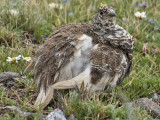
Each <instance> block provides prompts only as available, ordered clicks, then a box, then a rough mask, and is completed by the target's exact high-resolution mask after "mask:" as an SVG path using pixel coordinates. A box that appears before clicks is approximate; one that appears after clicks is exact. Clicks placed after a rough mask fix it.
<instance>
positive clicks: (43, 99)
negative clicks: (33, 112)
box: [34, 87, 54, 109]
mask: <svg viewBox="0 0 160 120" xmlns="http://www.w3.org/2000/svg"><path fill="white" fill-rule="evenodd" d="M53 92H54V91H53V89H52V87H48V88H47V90H46V91H45V90H44V88H43V87H41V89H40V92H39V94H38V97H37V99H36V102H35V104H34V106H36V107H38V108H39V107H41V108H42V109H43V108H45V107H46V106H47V105H48V104H49V102H50V101H51V99H52V98H53Z"/></svg>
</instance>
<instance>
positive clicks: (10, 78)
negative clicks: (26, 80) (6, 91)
mask: <svg viewBox="0 0 160 120" xmlns="http://www.w3.org/2000/svg"><path fill="white" fill-rule="evenodd" d="M20 77H21V75H20V74H18V73H16V72H3V73H1V74H0V83H2V84H3V85H4V86H5V87H12V86H15V87H17V84H16V82H15V80H14V79H16V78H20Z"/></svg>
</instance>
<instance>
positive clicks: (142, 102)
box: [132, 98, 160, 119]
mask: <svg viewBox="0 0 160 120" xmlns="http://www.w3.org/2000/svg"><path fill="white" fill-rule="evenodd" d="M132 105H133V106H140V108H141V109H144V110H146V111H147V112H148V113H149V114H150V115H151V116H152V117H153V118H158V119H160V106H159V105H158V104H156V103H155V102H153V101H152V100H150V99H148V98H140V99H138V100H136V101H134V102H133V103H132Z"/></svg>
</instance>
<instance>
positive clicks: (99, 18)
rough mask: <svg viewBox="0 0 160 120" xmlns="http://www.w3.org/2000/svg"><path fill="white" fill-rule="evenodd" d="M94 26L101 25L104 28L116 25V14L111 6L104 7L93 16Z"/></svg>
mask: <svg viewBox="0 0 160 120" xmlns="http://www.w3.org/2000/svg"><path fill="white" fill-rule="evenodd" d="M93 22H94V24H101V25H102V26H108V25H114V24H116V13H115V11H114V9H113V8H112V7H111V6H102V7H100V8H99V9H98V11H97V13H96V14H95V15H94V16H93Z"/></svg>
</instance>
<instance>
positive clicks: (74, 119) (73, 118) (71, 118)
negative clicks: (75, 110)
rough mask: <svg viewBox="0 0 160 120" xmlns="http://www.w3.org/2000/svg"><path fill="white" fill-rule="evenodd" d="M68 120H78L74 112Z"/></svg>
mask: <svg viewBox="0 0 160 120" xmlns="http://www.w3.org/2000/svg"><path fill="white" fill-rule="evenodd" d="M67 120H78V119H77V118H75V116H74V115H73V114H71V115H70V116H69V117H68V119H67Z"/></svg>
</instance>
